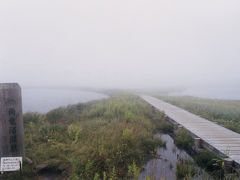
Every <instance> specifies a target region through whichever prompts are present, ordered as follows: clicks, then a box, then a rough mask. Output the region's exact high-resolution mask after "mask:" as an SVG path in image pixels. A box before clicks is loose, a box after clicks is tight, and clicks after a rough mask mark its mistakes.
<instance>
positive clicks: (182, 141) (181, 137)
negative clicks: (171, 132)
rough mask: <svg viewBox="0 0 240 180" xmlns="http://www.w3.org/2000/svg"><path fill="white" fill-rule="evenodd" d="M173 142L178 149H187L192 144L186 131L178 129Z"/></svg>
mask: <svg viewBox="0 0 240 180" xmlns="http://www.w3.org/2000/svg"><path fill="white" fill-rule="evenodd" d="M175 143H176V145H177V146H178V147H179V148H180V149H184V150H187V151H189V150H190V149H192V146H193V145H194V140H193V138H192V137H191V135H190V134H189V133H188V132H187V131H185V130H183V129H180V130H178V131H177V133H176V135H175Z"/></svg>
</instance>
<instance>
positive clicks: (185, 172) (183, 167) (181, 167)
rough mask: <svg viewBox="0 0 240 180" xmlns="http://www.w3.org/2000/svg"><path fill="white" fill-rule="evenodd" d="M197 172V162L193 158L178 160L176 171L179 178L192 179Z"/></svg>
mask: <svg viewBox="0 0 240 180" xmlns="http://www.w3.org/2000/svg"><path fill="white" fill-rule="evenodd" d="M196 173H197V170H196V169H195V164H194V162H193V161H192V160H183V159H180V160H179V161H178V162H177V171H176V177H177V179H179V180H181V179H185V180H190V179H192V177H194V176H195V174H196Z"/></svg>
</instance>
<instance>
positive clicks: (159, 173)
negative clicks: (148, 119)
mask: <svg viewBox="0 0 240 180" xmlns="http://www.w3.org/2000/svg"><path fill="white" fill-rule="evenodd" d="M155 137H156V138H160V139H162V140H163V141H165V142H166V148H164V147H160V148H158V150H157V156H158V158H155V159H151V160H149V161H148V162H147V163H146V164H145V165H144V170H143V171H142V172H141V173H140V176H139V178H138V180H146V179H147V177H151V178H152V179H154V180H160V179H161V178H162V179H164V180H165V179H167V180H176V179H177V178H176V171H177V162H179V161H180V160H181V159H183V160H190V161H193V160H192V158H191V156H190V155H188V154H187V153H186V152H185V151H183V150H180V149H178V148H177V147H176V145H175V144H174V141H173V139H172V138H171V137H170V136H169V135H167V134H162V135H161V134H156V135H155ZM194 166H195V169H196V172H197V173H196V175H195V176H194V179H195V180H203V179H211V177H210V176H209V175H208V174H207V173H206V172H204V171H203V170H202V169H201V168H199V167H197V165H194Z"/></svg>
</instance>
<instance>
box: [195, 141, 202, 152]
mask: <svg viewBox="0 0 240 180" xmlns="http://www.w3.org/2000/svg"><path fill="white" fill-rule="evenodd" d="M201 146H202V145H201V138H194V150H195V151H196V152H199V151H201V148H202V147H201Z"/></svg>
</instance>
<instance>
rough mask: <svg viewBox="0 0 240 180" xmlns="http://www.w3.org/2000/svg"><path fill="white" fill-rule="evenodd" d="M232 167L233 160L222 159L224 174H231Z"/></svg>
mask: <svg viewBox="0 0 240 180" xmlns="http://www.w3.org/2000/svg"><path fill="white" fill-rule="evenodd" d="M232 166H233V160H232V159H230V158H225V159H224V173H225V174H231V173H232Z"/></svg>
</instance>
